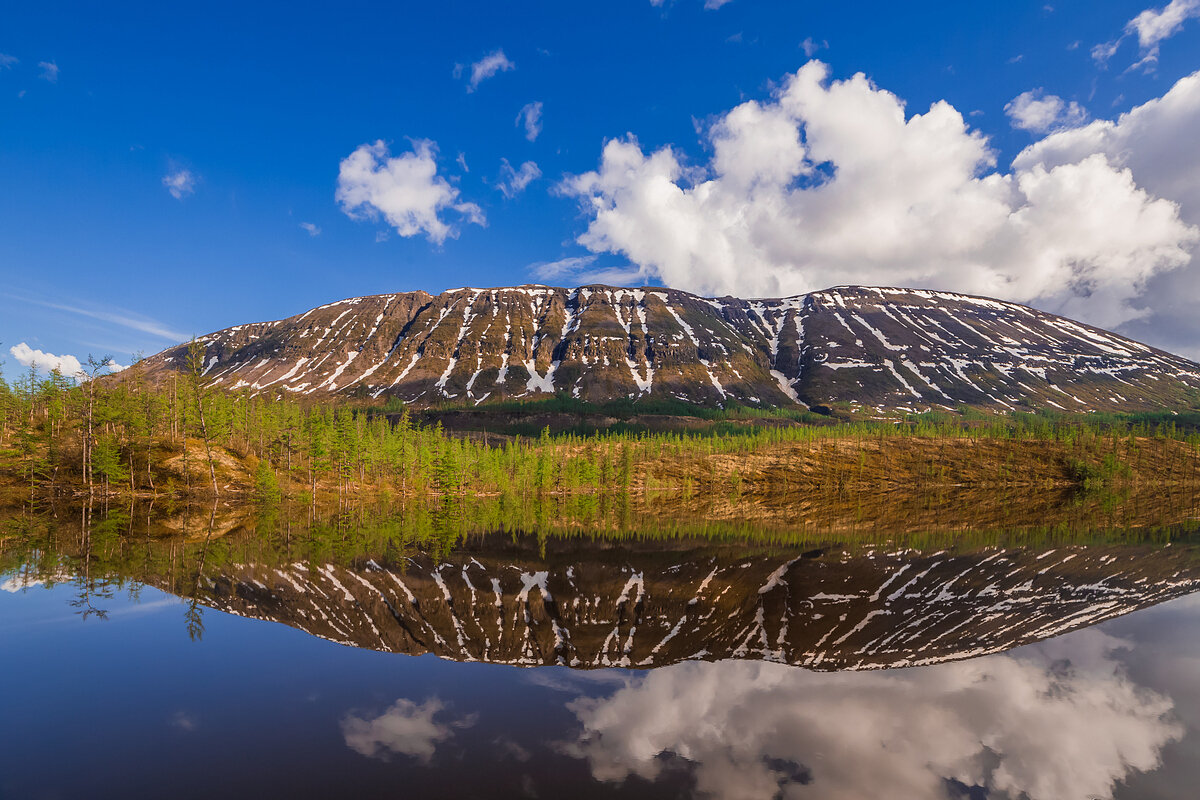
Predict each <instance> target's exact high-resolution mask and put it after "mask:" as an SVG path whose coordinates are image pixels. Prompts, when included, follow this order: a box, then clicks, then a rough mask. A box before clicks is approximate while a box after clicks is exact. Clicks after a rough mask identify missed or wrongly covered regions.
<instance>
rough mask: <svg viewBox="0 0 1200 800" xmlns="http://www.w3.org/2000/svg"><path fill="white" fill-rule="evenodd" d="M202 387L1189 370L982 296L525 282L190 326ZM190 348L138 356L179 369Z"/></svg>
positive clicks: (1060, 404)
mask: <svg viewBox="0 0 1200 800" xmlns="http://www.w3.org/2000/svg"><path fill="white" fill-rule="evenodd" d="M198 341H199V342H200V344H201V345H203V348H204V364H203V374H204V377H205V379H206V380H207V381H208V382H209V385H211V386H214V387H220V388H224V389H229V390H235V391H240V390H245V391H248V392H250V393H251V394H264V393H266V394H284V395H292V396H303V397H314V398H319V397H330V396H354V397H360V398H361V397H368V396H369V397H371V398H377V399H378V398H385V399H386V398H390V397H395V398H399V399H400V400H402V401H404V402H406V403H409V404H413V405H415V406H425V407H428V406H434V405H440V404H447V403H452V404H467V405H470V404H479V403H483V402H486V401H494V400H500V399H515V398H525V399H536V398H538V397H546V396H550V395H552V394H556V393H558V394H564V395H567V396H570V397H575V398H579V399H582V400H586V401H592V402H603V401H608V400H614V399H624V398H635V399H636V398H644V397H657V398H675V399H679V400H685V401H688V402H691V403H696V404H700V405H706V406H727V405H731V404H737V405H743V406H750V407H764V408H765V407H783V408H787V407H792V408H800V407H805V406H807V407H813V408H815V409H818V410H825V409H828V408H842V409H844V410H847V411H850V410H860V411H869V412H872V413H874V412H887V411H922V410H925V409H929V408H936V407H947V408H954V407H957V406H959V405H964V404H965V405H970V406H975V407H982V408H991V409H993V410H1011V409H1017V408H1025V409H1029V408H1046V409H1059V410H1063V411H1126V412H1128V411H1141V410H1150V409H1183V408H1189V407H1193V406H1195V405H1197V403H1198V402H1200V365H1198V364H1196V363H1194V362H1191V361H1188V360H1187V359H1184V358H1180V357H1178V356H1174V355H1171V354H1169V353H1166V352H1163V351H1161V350H1156V349H1154V348H1151V347H1148V346H1146V345H1143V344H1140V343H1138V342H1134V341H1131V340H1129V339H1126V338H1124V337H1121V336H1118V335H1116V334H1113V333H1109V332H1106V331H1103V330H1101V329H1098V328H1094V327H1091V326H1088V325H1084V324H1081V323H1078V322H1073V321H1071V320H1069V319H1066V318H1063V317H1058V316H1055V315H1053V314H1047V313H1044V312H1041V311H1037V310H1035V309H1032V308H1028V307H1026V306H1021V305H1017V304H1014V303H1006V302H1000V301H997V300H989V299H986V298H979V297H970V296H966V295H959V294H951V293H948V292H933V291H924V290H915V289H893V288H870V287H839V288H835V289H829V290H826V291H821V292H813V293H811V294H807V295H802V296H796V297H789V298H782V299H763V300H741V299H738V298H734V297H723V298H716V299H713V298H702V297H697V296H695V295H691V294H688V293H686V292H682V291H678V290H674V289H655V288H645V289H618V288H612V287H607V286H586V287H580V288H577V289H563V288H550V287H544V286H520V287H515V288H500V289H456V290H453V291H448V292H444V293H442V294H440V295H436V296H435V295H430V294H427V293H425V292H409V293H404V294H389V295H375V296H370V297H358V298H352V299H349V300H342V301H340V302H336V303H330V304H328V305H324V306H321V307H319V308H315V309H312V310H310V311H306V312H304V313H303V314H299V315H296V316H294V317H289V318H287V319H284V320H279V321H276V322H260V323H252V324H247V325H238V326H236V327H233V328H228V329H226V330H223V331H218V332H216V333H212V334H209V335H207V336H204V337H201V338H200V339H199V340H198ZM186 363H187V346H186V345H180V346H177V347H174V348H171V349H169V350H166V351H164V352H162V353H160V354H158V355H156V356H153V357H151V358H149V359H146V361H145V362H143V366H144V368H145V370H146V374H147V375H148V376H149V377H150V378H151V379H158V378H162V377H163V376H165V375H167V374H169V373H170V372H172V371H177V370H182V369H184V368H185V365H186Z"/></svg>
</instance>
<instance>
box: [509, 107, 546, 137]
mask: <svg viewBox="0 0 1200 800" xmlns="http://www.w3.org/2000/svg"><path fill="white" fill-rule="evenodd" d="M513 124H514V125H516V126H517V127H521V126H522V125H524V126H525V138H526V139H528V140H529V141H531V142H532V141H534V140H536V139H537V137H538V134H540V133H541V132H542V102H541V101H540V100H538V101H536V102H533V103H526V104H525V105H523V106H522V107H521V110H520V111H519V112H518V113H517V120H516V122H515V123H513Z"/></svg>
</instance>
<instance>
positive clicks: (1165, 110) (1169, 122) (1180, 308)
mask: <svg viewBox="0 0 1200 800" xmlns="http://www.w3.org/2000/svg"><path fill="white" fill-rule="evenodd" d="M1197 130H1200V72H1195V73H1193V74H1191V75H1188V76H1186V77H1184V78H1181V79H1180V80H1179V81H1178V82H1176V83H1175V85H1174V86H1172V87H1171V89H1170V90H1169V91H1168V92H1167V93H1166V94H1165V95H1163V96H1162V97H1160V98H1156V99H1153V100H1150V101H1149V102H1147V103H1144V104H1142V105H1140V106H1137V107H1135V108H1133V109H1132V110H1130V111H1128V112H1126V113H1124V114H1122V115H1121V116H1120V117H1119V118H1118V119H1116V120H1115V121H1113V120H1096V121H1094V122H1092V123H1090V124H1088V125H1085V126H1083V127H1080V128H1076V129H1073V130H1066V131H1060V132H1058V133H1054V134H1051V135H1050V136H1047V137H1046V138H1044V139H1042V140H1040V141H1038V142H1035V143H1034V144H1032V145H1030V146H1029V147H1027V148H1026V149H1025V150H1024V151H1022V152H1021V153H1020V154H1019V155H1018V156H1017V157H1016V159H1015V160H1014V161H1013V166H1014V169H1016V170H1019V171H1029V170H1034V169H1043V170H1053V169H1058V168H1060V167H1061V166H1062V165H1069V164H1074V163H1079V162H1081V161H1083V160H1085V159H1087V158H1090V157H1095V156H1096V154H1099V156H1100V157H1103V158H1105V159H1107V160H1108V161H1109V162H1110V163H1111V164H1113V165H1114V166H1115V167H1117V168H1120V169H1121V170H1123V171H1126V172H1127V173H1128V174H1130V175H1131V176H1132V178H1133V180H1135V181H1136V182H1137V185H1138V186H1140V187H1142V188H1143V189H1144V190H1145V191H1147V192H1150V193H1153V194H1154V195H1156V196H1158V197H1161V198H1165V199H1167V200H1170V201H1172V202H1174V203H1176V204H1177V205H1178V209H1179V215H1180V217H1181V219H1182V221H1183V222H1184V223H1187V224H1189V225H1191V226H1193V230H1194V229H1195V228H1196V227H1197V226H1200V137H1197V136H1196V131H1197ZM1137 301H1138V303H1139V304H1140V305H1142V306H1144V307H1147V308H1152V309H1153V310H1154V314H1153V315H1152V316H1146V317H1144V318H1142V319H1139V320H1134V321H1133V322H1131V323H1130V325H1129V326H1128V328H1127V330H1126V332H1128V333H1129V334H1131V335H1135V336H1139V337H1141V338H1146V339H1150V340H1153V341H1155V342H1156V343H1160V345H1161V346H1164V347H1168V348H1169V349H1174V350H1176V351H1178V352H1182V353H1184V354H1186V355H1189V356H1191V357H1192V358H1200V321H1198V320H1197V319H1196V313H1195V309H1196V307H1197V305H1198V304H1200V257H1197V255H1196V254H1195V253H1193V256H1192V258H1191V260H1190V261H1189V262H1188V264H1187V266H1186V267H1185V268H1183V269H1179V270H1172V271H1166V272H1158V273H1155V274H1153V275H1151V276H1148V279H1147V282H1146V285H1145V287H1144V289H1143V290H1142V291H1141V292H1140V293H1139V295H1138V298H1137Z"/></svg>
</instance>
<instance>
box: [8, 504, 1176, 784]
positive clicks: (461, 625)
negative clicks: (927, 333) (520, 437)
mask: <svg viewBox="0 0 1200 800" xmlns="http://www.w3.org/2000/svg"><path fill="white" fill-rule="evenodd" d="M1112 512H1113V510H1112V509H1111V508H1109V509H1108V510H1107V511H1106V512H1105V513H1107V514H1108V515H1109V516H1108V519H1109V521H1110V522H1111V521H1112V520H1113V519H1114V517H1113V515H1112ZM758 516H762V515H761V514H760V515H758ZM745 517H746V518H747V519H749V518H754V517H755V515H754V514H751V513H747V514H746V515H745ZM517 518H518V519H519V520H520V524H519V525H517V526H514V524H513V522H512V519H513V517H512V515H511V514H509V515H506V514H505V513H501V512H497V511H496V509H495V508H491V509H486V510H483V511H478V510H475V511H472V510H471V509H467V508H462V507H445V506H443V507H438V508H432V509H421V510H417V511H413V510H397V509H341V510H335V511H331V512H322V513H317V512H316V511H315V510H313V509H306V508H300V509H295V508H286V509H259V508H239V507H219V508H218V507H214V508H211V509H195V508H161V507H160V508H158V509H154V508H130V509H109V510H108V511H105V510H103V509H98V508H93V509H77V508H55V509H45V510H43V511H41V512H39V513H37V514H30V513H28V512H17V511H14V512H12V513H11V514H10V515H9V516H8V517H7V518H6V519H5V520H4V527H3V528H0V530H2V531H3V534H2V538H0V653H2V654H3V660H2V662H0V663H2V665H3V666H2V667H0V678H2V680H0V708H3V709H4V711H3V719H4V723H5V724H4V725H3V726H2V727H0V797H3V798H71V797H80V796H87V797H122V798H128V797H144V796H154V797H160V796H168V795H169V796H172V797H211V796H213V795H225V796H237V797H253V796H267V797H273V796H287V797H331V796H358V797H396V796H405V797H542V798H546V797H564V796H571V797H580V798H587V797H654V798H661V797H714V798H772V797H785V798H792V797H795V798H809V797H812V798H865V797H888V798H1019V797H1029V798H1032V799H1033V800H1038V799H1039V798H1044V799H1046V800H1074V799H1076V798H1078V800H1087V798H1174V797H1190V796H1193V791H1194V787H1195V786H1196V785H1197V783H1198V779H1200V526H1198V525H1197V524H1196V523H1195V522H1194V521H1188V520H1189V518H1190V519H1191V520H1194V519H1195V514H1194V509H1193V510H1192V512H1188V513H1175V514H1173V515H1171V517H1170V522H1169V524H1163V525H1147V524H1138V525H1136V526H1134V525H1111V524H1110V525H1107V526H1105V525H1101V524H1099V523H1098V522H1097V521H1096V519H1095V518H1094V517H1089V518H1088V519H1082V520H1081V519H1077V518H1072V519H1074V524H1065V523H1061V522H1058V523H1055V522H1053V521H1052V523H1051V524H1046V525H1042V526H1038V525H1033V524H1022V525H1021V526H1018V527H1009V528H1003V527H999V528H988V529H982V528H980V529H969V530H963V529H959V530H953V531H947V530H933V529H932V528H936V527H937V526H929V525H924V524H922V525H921V526H919V527H916V528H914V527H911V526H910V527H908V528H905V527H904V526H903V525H899V524H898V525H896V526H893V527H892V528H890V529H887V530H883V527H886V526H883V527H881V526H879V525H876V524H872V525H870V526H869V528H870V529H869V530H868V529H863V530H860V531H848V530H839V531H836V532H832V531H828V530H826V531H822V530H821V529H820V526H815V527H814V526H807V525H806V526H805V527H804V529H803V530H802V531H798V530H797V529H796V528H794V527H793V528H789V527H788V526H787V525H786V524H776V525H772V526H768V525H765V524H763V525H759V526H758V528H757V529H756V527H755V526H754V525H750V526H749V527H748V526H747V525H745V524H740V525H737V524H730V525H726V526H723V527H722V526H716V527H713V526H701V527H699V528H689V527H687V526H671V525H663V524H662V521H661V520H659V523H657V524H651V523H648V522H645V521H644V520H640V519H638V518H636V517H634V518H629V517H628V516H626V517H624V518H620V516H619V515H618V520H617V521H616V522H614V523H612V524H609V523H607V522H604V519H605V518H604V517H603V515H600V516H596V515H593V516H589V517H587V518H586V519H582V520H581V519H580V518H578V515H575V516H572V515H571V514H568V513H566V511H564V510H563V509H555V508H553V507H551V508H541V509H537V510H535V511H533V512H529V511H528V510H521V512H520V513H519V514H517ZM538 520H540V522H539V521H538Z"/></svg>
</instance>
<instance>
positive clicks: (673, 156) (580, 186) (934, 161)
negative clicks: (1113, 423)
mask: <svg viewBox="0 0 1200 800" xmlns="http://www.w3.org/2000/svg"><path fill="white" fill-rule="evenodd" d="M708 139H709V142H710V143H711V146H712V152H713V154H712V157H711V159H710V160H709V162H708V163H707V164H704V165H698V166H692V165H688V164H687V163H686V161H685V160H684V159H683V157H682V156H681V155H680V154H678V153H677V152H676V151H675V150H674V149H673V148H671V147H664V148H661V149H659V150H656V151H654V152H651V153H646V152H644V151H643V150H642V148H641V146H640V145H639V143H638V141H637V139H636V138H635V137H634V136H633V135H632V134H630V135H627V136H626V137H624V138H622V139H614V140H611V141H609V142H607V143H606V144H605V146H604V148H603V151H602V155H601V160H600V165H599V168H598V169H597V170H595V171H592V172H588V173H585V174H582V175H576V176H569V177H568V178H566V179H565V180H564V182H563V183H562V184H561V186H560V189H561V191H563V192H564V193H566V194H568V195H572V196H575V197H577V198H579V200H580V202H581V203H582V206H583V208H584V211H585V213H586V214H587V216H588V217H589V222H588V225H587V229H586V230H585V231H584V232H583V233H582V234H581V235H580V236H579V237H578V241H579V243H580V244H582V245H584V246H585V247H587V248H588V249H589V250H591V251H592V252H594V253H604V252H609V253H618V254H622V255H624V256H625V257H626V258H628V259H629V260H630V261H631V262H632V263H633V264H634V265H635V266H636V267H637V268H638V270H639V274H640V276H641V277H642V278H657V279H661V280H662V281H663V282H664V283H666V284H667V285H669V286H675V287H678V288H682V289H687V290H691V291H694V292H697V293H700V294H708V295H721V294H737V295H741V296H778V295H786V294H798V293H802V292H805V291H810V290H814V289H821V288H825V287H827V286H832V285H837V284H846V283H861V284H877V285H878V284H882V285H897V284H898V285H907V286H932V287H936V288H941V289H949V290H957V291H963V292H970V293H975V294H983V295H990V296H996V297H1002V298H1005V299H1009V300H1016V301H1021V302H1028V303H1033V304H1035V305H1039V306H1041V307H1044V308H1047V309H1048V310H1050V311H1056V312H1059V313H1069V314H1073V315H1075V316H1078V317H1082V318H1084V319H1086V320H1087V321H1089V322H1092V323H1095V324H1098V325H1102V326H1107V327H1111V326H1114V325H1117V324H1120V323H1122V322H1126V321H1128V320H1131V319H1133V318H1135V317H1138V316H1139V315H1142V314H1144V313H1146V312H1145V310H1144V309H1143V308H1140V307H1139V306H1137V303H1136V301H1137V300H1138V298H1139V296H1140V294H1141V292H1142V291H1143V289H1144V288H1145V285H1146V282H1147V281H1148V280H1149V279H1150V278H1151V277H1153V276H1155V275H1159V274H1161V273H1163V272H1165V271H1169V270H1172V269H1177V268H1179V267H1181V266H1183V265H1184V264H1186V263H1187V262H1188V260H1189V258H1190V255H1189V250H1190V248H1191V247H1192V246H1193V245H1194V244H1195V243H1196V241H1197V240H1198V239H1200V231H1198V230H1197V229H1196V228H1195V227H1193V226H1189V225H1187V224H1186V223H1185V222H1184V221H1182V220H1181V219H1180V217H1179V208H1178V206H1177V205H1176V204H1175V203H1173V202H1171V201H1169V200H1164V199H1162V198H1158V197H1154V196H1152V195H1151V194H1150V193H1148V192H1147V191H1146V190H1144V189H1143V188H1141V187H1140V186H1138V185H1137V184H1136V183H1135V181H1134V178H1133V175H1132V173H1131V172H1130V171H1129V169H1127V168H1123V167H1122V166H1121V164H1120V163H1119V162H1114V161H1113V160H1112V159H1110V158H1109V157H1108V156H1107V155H1106V154H1103V153H1093V154H1088V155H1086V156H1081V157H1080V158H1077V159H1073V160H1070V161H1069V162H1063V163H1060V164H1054V165H1048V164H1031V163H1027V162H1021V164H1020V165H1019V166H1017V167H1014V168H1013V169H1012V170H1011V171H1009V172H1002V171H997V170H996V163H995V156H994V155H993V153H992V151H991V150H990V148H989V147H988V142H987V139H986V137H984V136H983V135H982V134H981V133H979V132H977V131H972V130H970V129H969V128H968V127H967V125H966V123H965V121H964V120H963V117H962V115H961V114H960V113H959V112H958V111H957V110H956V109H955V108H954V107H953V106H951V105H950V104H949V103H946V102H944V101H939V102H937V103H934V104H933V105H932V106H931V107H930V108H929V110H928V111H927V112H925V113H923V114H913V115H911V116H908V115H907V114H906V111H905V107H904V103H903V102H902V101H901V100H900V99H899V98H898V97H896V96H895V95H893V94H891V93H890V92H887V91H885V90H883V89H880V88H878V87H876V86H875V85H874V84H873V83H872V82H871V81H870V80H868V79H867V78H866V77H865V76H864V75H862V74H858V75H855V76H853V77H852V78H849V79H847V80H841V81H832V82H831V81H830V80H829V74H828V68H827V67H826V66H825V65H824V64H822V63H820V62H817V61H812V62H809V63H808V64H807V65H805V66H804V67H803V68H801V69H800V70H799V71H798V72H797V73H796V74H794V75H791V76H789V77H788V78H787V80H786V81H785V82H784V83H783V85H782V86H781V88H779V89H778V90H777V91H776V93H775V95H774V97H773V98H772V99H771V100H770V101H769V102H761V103H760V102H757V101H749V102H746V103H743V104H741V105H739V106H737V107H736V108H734V109H733V110H731V111H729V112H728V113H726V114H725V115H724V116H722V117H720V118H719V119H718V120H717V121H716V122H715V123H714V124H713V125H712V126H711V127H710V128H709V130H708Z"/></svg>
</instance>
